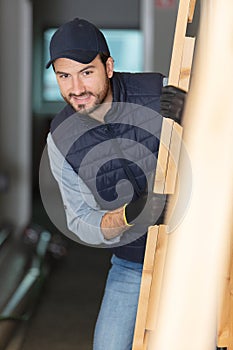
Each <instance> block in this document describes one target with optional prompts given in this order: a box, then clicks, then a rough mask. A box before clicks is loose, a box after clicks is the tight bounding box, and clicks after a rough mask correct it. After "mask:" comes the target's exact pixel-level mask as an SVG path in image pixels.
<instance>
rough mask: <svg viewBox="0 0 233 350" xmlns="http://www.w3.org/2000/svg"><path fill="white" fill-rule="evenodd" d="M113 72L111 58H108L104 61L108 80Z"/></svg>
mask: <svg viewBox="0 0 233 350" xmlns="http://www.w3.org/2000/svg"><path fill="white" fill-rule="evenodd" d="M113 70H114V61H113V58H112V57H109V58H108V59H107V61H106V72H107V76H108V78H109V79H110V78H112V76H113Z"/></svg>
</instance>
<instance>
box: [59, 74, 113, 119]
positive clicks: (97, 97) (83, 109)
mask: <svg viewBox="0 0 233 350" xmlns="http://www.w3.org/2000/svg"><path fill="white" fill-rule="evenodd" d="M109 91H110V81H109V78H108V77H107V74H106V75H105V81H104V84H103V87H102V89H101V90H100V91H99V92H98V93H93V92H91V91H84V92H82V93H81V94H79V95H76V94H74V93H70V94H69V96H68V97H66V96H64V95H62V97H63V99H64V100H65V101H66V103H68V104H69V105H70V106H71V107H73V109H74V110H75V111H76V112H78V113H80V114H85V115H87V114H91V113H93V112H94V111H95V110H96V109H98V108H99V107H100V106H101V104H103V103H104V102H105V100H106V98H107V96H108V93H109ZM84 96H93V97H94V102H93V103H92V105H91V106H90V107H88V108H87V106H86V105H85V104H82V103H80V104H78V105H77V104H75V103H74V102H72V101H71V99H72V97H77V98H78V97H84Z"/></svg>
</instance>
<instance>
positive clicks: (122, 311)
mask: <svg viewBox="0 0 233 350" xmlns="http://www.w3.org/2000/svg"><path fill="white" fill-rule="evenodd" d="M111 262H112V267H111V269H110V271H109V274H108V279H107V283H106V287H105V293H104V297H103V300H102V305H101V308H100V312H99V316H98V319H97V323H96V327H95V334H94V348H93V349H94V350H131V348H132V342H133V334H134V325H135V320H136V313H137V306H138V296H139V291H140V282H141V275H142V264H138V263H134V262H131V261H126V260H123V259H119V258H117V257H116V256H114V255H113V257H112V260H111Z"/></svg>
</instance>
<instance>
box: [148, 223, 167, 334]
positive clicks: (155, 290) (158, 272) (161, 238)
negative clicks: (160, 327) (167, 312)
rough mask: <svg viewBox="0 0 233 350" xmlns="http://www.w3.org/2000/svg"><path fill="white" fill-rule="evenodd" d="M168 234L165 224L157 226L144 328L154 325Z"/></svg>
mask: <svg viewBox="0 0 233 350" xmlns="http://www.w3.org/2000/svg"><path fill="white" fill-rule="evenodd" d="M168 237H169V236H168V234H167V230H166V226H165V225H160V226H159V233H158V239H157V244H156V251H155V259H154V270H153V277H152V283H151V290H150V296H149V303H148V304H149V308H148V315H147V322H146V329H147V330H150V331H154V330H155V327H156V318H157V315H158V309H159V302H160V293H161V286H162V279H163V272H164V266H165V259H166V252H167V244H168Z"/></svg>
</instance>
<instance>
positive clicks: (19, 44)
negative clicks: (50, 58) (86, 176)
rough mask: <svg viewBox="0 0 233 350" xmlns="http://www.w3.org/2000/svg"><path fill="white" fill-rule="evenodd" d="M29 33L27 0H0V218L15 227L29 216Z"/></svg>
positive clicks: (30, 12)
mask: <svg viewBox="0 0 233 350" xmlns="http://www.w3.org/2000/svg"><path fill="white" fill-rule="evenodd" d="M31 33H32V9H31V3H30V1H29V0H1V2H0V47H1V55H0V76H1V79H0V168H2V169H3V170H5V171H7V173H8V174H9V177H10V189H9V191H8V192H7V193H6V194H3V195H2V194H1V195H0V215H1V218H0V221H2V220H10V221H12V222H13V223H14V224H15V225H16V227H17V228H19V227H22V226H24V225H25V224H27V223H28V220H29V218H30V207H31V202H30V190H31V175H30V174H31V107H30V101H31Z"/></svg>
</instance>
